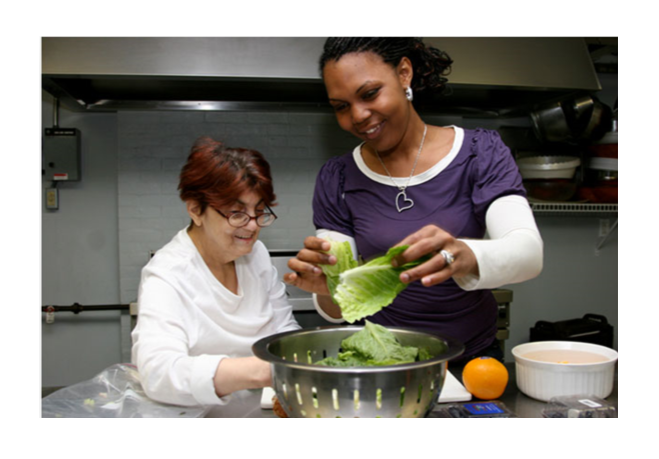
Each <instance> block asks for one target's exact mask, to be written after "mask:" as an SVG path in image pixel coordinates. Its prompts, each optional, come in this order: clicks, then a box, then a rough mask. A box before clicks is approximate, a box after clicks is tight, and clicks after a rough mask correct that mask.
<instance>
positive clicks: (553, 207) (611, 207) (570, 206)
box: [529, 201, 618, 215]
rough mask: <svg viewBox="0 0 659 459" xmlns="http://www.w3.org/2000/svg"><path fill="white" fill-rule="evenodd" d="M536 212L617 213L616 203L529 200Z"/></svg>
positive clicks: (573, 213)
mask: <svg viewBox="0 0 659 459" xmlns="http://www.w3.org/2000/svg"><path fill="white" fill-rule="evenodd" d="M529 204H530V205H531V209H532V210H533V212H534V213H536V214H570V215H575V214H584V215H594V214H597V215H602V214H609V215H611V214H616V215H617V214H618V204H595V203H586V202H538V201H529Z"/></svg>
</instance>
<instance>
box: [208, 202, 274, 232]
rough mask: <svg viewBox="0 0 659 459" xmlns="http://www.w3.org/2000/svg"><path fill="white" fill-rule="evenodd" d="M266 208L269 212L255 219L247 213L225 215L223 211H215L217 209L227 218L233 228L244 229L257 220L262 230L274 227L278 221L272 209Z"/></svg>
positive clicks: (235, 212)
mask: <svg viewBox="0 0 659 459" xmlns="http://www.w3.org/2000/svg"><path fill="white" fill-rule="evenodd" d="M265 207H266V209H268V211H267V212H263V213H260V214H258V215H257V216H255V217H252V216H251V215H249V214H248V213H247V212H240V211H235V210H234V211H231V212H229V215H225V214H223V213H222V212H221V211H219V210H217V209H215V208H214V207H213V209H215V210H216V211H217V213H218V214H220V215H222V216H223V217H224V218H226V219H227V221H228V222H229V225H231V226H233V227H234V228H242V227H243V226H246V225H247V224H248V223H249V222H250V221H252V220H256V224H257V225H259V226H260V227H261V228H264V227H266V226H270V225H272V224H273V223H274V222H275V220H276V219H277V216H276V215H275V213H274V212H273V211H272V209H270V207H268V206H265Z"/></svg>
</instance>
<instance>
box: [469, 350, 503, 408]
mask: <svg viewBox="0 0 659 459" xmlns="http://www.w3.org/2000/svg"><path fill="white" fill-rule="evenodd" d="M462 383H463V384H464V386H465V389H467V390H468V391H469V393H471V394H472V395H473V396H474V397H477V398H480V399H481V400H494V399H495V398H499V397H501V395H502V394H503V391H504V390H506V386H507V385H508V370H506V367H505V366H504V365H503V363H501V362H499V361H498V360H497V359H494V358H492V357H476V358H475V359H473V360H470V361H469V363H467V364H466V365H465V367H464V369H463V370H462Z"/></svg>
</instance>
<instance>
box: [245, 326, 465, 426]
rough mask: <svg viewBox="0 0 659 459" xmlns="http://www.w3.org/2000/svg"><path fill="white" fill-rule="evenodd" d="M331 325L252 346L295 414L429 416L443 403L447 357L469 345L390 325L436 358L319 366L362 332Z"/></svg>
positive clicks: (407, 341)
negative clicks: (365, 364) (408, 361)
mask: <svg viewBox="0 0 659 459" xmlns="http://www.w3.org/2000/svg"><path fill="white" fill-rule="evenodd" d="M362 329H363V327H357V326H327V327H318V328H315V329H307V330H296V331H291V332H284V333H279V334H276V335H272V336H269V337H267V338H263V339H261V340H259V341H257V342H256V343H255V344H254V346H253V347H252V350H253V352H254V355H256V356H257V357H258V358H260V359H262V360H265V361H267V362H270V364H271V365H272V374H273V385H274V390H275V392H276V393H277V398H278V399H279V402H280V403H281V405H282V407H283V408H284V410H285V411H286V414H288V416H289V417H310V418H335V417H363V418H366V417H370V418H373V417H382V418H395V417H412V418H418V417H425V416H427V415H428V413H429V412H430V411H432V409H433V407H434V406H435V404H436V403H437V399H438V397H439V393H440V391H441V389H442V386H443V385H444V378H445V377H446V364H447V361H448V360H450V359H452V358H454V357H456V356H458V355H460V354H462V352H463V351H464V346H463V345H462V344H461V343H459V342H457V341H455V340H453V339H451V338H448V337H442V336H438V335H432V334H429V333H422V332H419V331H414V330H410V329H404V328H388V330H389V331H391V332H392V333H393V334H394V335H395V336H396V338H397V339H398V340H399V341H400V343H401V344H402V345H404V346H416V347H425V348H427V349H428V351H429V352H430V355H434V356H435V357H433V358H432V359H430V360H425V361H421V362H414V363H405V364H400V365H388V366H381V367H354V368H341V367H327V366H322V365H314V364H313V363H314V362H317V361H319V360H321V359H324V358H325V357H330V356H333V357H336V356H337V354H338V353H339V351H340V347H341V341H342V340H344V339H345V338H347V337H349V336H351V335H352V334H354V333H357V332H358V331H360V330H362Z"/></svg>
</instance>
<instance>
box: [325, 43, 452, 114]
mask: <svg viewBox="0 0 659 459" xmlns="http://www.w3.org/2000/svg"><path fill="white" fill-rule="evenodd" d="M363 52H372V53H375V54H377V55H378V56H380V57H381V58H382V59H383V60H384V62H386V63H387V64H390V65H391V66H393V67H396V66H397V65H398V64H399V63H400V60H401V59H402V58H403V57H407V58H408V59H409V60H410V62H411V63H412V68H413V70H414V76H413V77H412V83H411V87H412V89H413V90H414V93H415V99H414V100H415V101H416V100H417V98H416V95H417V94H420V95H422V97H423V96H426V97H428V96H430V95H432V94H440V93H442V92H443V91H444V89H445V88H446V83H447V82H448V80H447V78H446V76H447V75H448V74H450V73H451V65H452V64H453V60H452V59H451V57H450V56H449V55H448V54H447V53H446V52H444V51H440V50H439V49H437V48H433V47H431V46H427V45H426V44H425V43H423V41H421V39H420V38H391V37H385V38H382V37H330V38H328V39H327V40H326V41H325V46H324V47H323V54H322V55H321V56H320V60H319V67H320V74H321V76H322V74H323V69H324V68H325V65H326V64H327V63H328V62H329V61H333V60H334V61H338V60H339V59H341V57H343V56H344V55H346V54H349V53H363Z"/></svg>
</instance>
